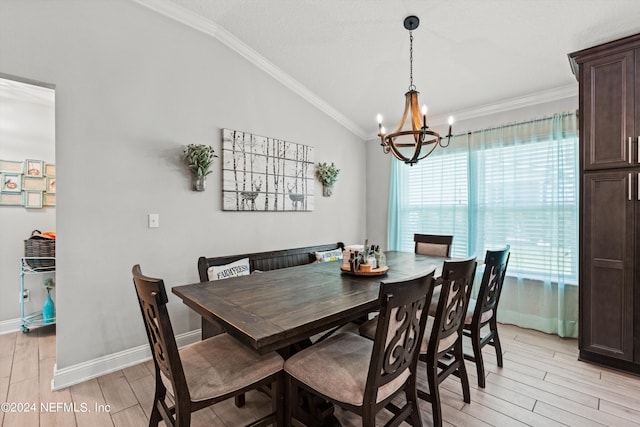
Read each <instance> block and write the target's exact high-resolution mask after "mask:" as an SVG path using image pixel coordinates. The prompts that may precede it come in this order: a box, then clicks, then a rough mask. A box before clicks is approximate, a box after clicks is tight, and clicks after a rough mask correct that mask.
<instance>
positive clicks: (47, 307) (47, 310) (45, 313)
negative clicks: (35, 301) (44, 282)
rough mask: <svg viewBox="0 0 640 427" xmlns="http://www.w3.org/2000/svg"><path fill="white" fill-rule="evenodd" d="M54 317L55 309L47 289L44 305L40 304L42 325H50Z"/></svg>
mask: <svg viewBox="0 0 640 427" xmlns="http://www.w3.org/2000/svg"><path fill="white" fill-rule="evenodd" d="M55 317H56V309H55V306H54V304H53V300H52V299H51V295H50V294H49V290H48V289H47V298H46V299H45V300H44V304H42V319H43V320H44V323H51V322H53V320H54V319H55Z"/></svg>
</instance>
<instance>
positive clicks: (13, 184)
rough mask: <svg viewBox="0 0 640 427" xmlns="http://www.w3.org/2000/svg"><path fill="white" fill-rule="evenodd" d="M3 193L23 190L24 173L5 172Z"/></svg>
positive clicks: (3, 175)
mask: <svg viewBox="0 0 640 427" xmlns="http://www.w3.org/2000/svg"><path fill="white" fill-rule="evenodd" d="M0 191H2V192H3V193H19V192H21V191H22V175H21V174H19V173H3V174H2V187H1V189H0Z"/></svg>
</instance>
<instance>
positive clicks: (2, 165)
mask: <svg viewBox="0 0 640 427" xmlns="http://www.w3.org/2000/svg"><path fill="white" fill-rule="evenodd" d="M23 168H24V166H23V163H22V162H18V161H15V160H0V172H9V173H22V170H23Z"/></svg>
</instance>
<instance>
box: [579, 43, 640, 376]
mask: <svg viewBox="0 0 640 427" xmlns="http://www.w3.org/2000/svg"><path fill="white" fill-rule="evenodd" d="M569 58H570V61H571V65H572V67H573V71H574V74H575V75H576V77H577V79H578V82H579V86H580V89H579V90H580V105H579V118H580V178H581V191H580V204H581V205H580V320H579V321H580V336H579V347H580V359H581V360H585V361H591V362H595V363H599V364H604V365H607V366H611V367H614V368H617V369H622V370H625V371H630V372H635V373H640V262H638V261H639V260H640V237H638V236H640V120H639V119H640V34H639V35H635V36H631V37H627V38H625V39H621V40H616V41H613V42H610V43H605V44H603V45H599V46H595V47H593V48H590V49H585V50H581V51H579V52H574V53H572V54H570V55H569Z"/></svg>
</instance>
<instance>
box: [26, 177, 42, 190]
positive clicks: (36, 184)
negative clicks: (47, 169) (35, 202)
mask: <svg viewBox="0 0 640 427" xmlns="http://www.w3.org/2000/svg"><path fill="white" fill-rule="evenodd" d="M45 186H46V181H45V178H37V177H33V176H25V177H24V178H23V179H22V189H23V190H25V191H26V190H40V191H44V190H45V188H46V187H45Z"/></svg>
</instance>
